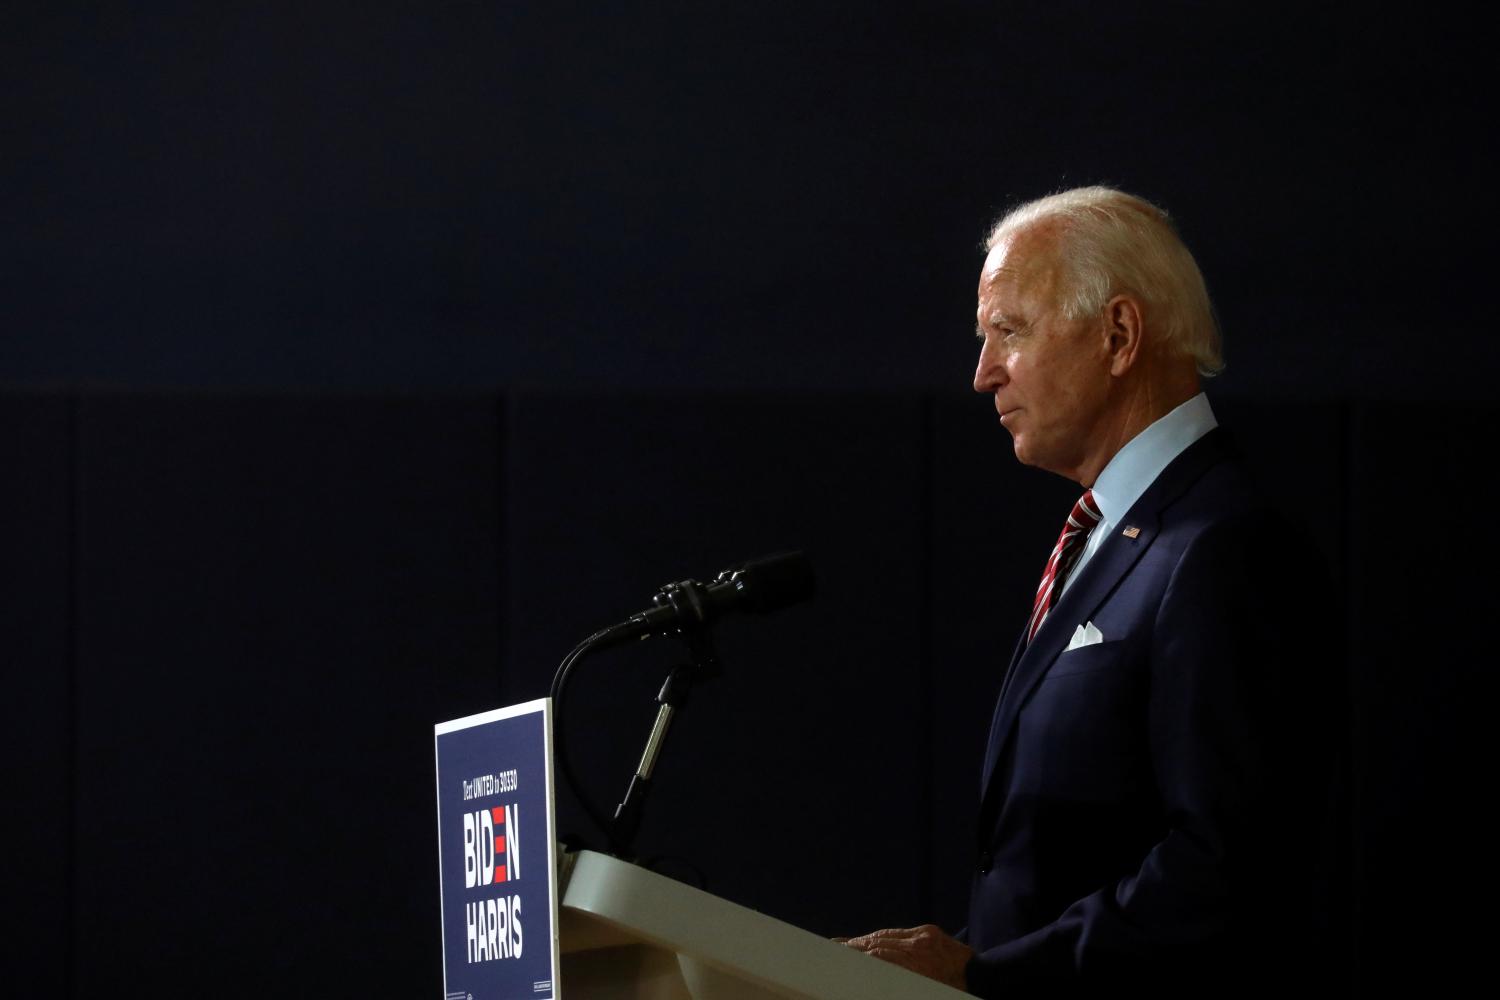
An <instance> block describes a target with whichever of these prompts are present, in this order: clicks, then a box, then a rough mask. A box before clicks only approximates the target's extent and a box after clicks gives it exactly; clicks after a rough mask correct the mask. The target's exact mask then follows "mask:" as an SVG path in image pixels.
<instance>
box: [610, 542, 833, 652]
mask: <svg viewBox="0 0 1500 1000" xmlns="http://www.w3.org/2000/svg"><path fill="white" fill-rule="evenodd" d="M816 589H817V585H816V581H815V579H814V577H813V570H812V563H810V562H809V561H808V559H807V556H805V555H803V554H802V553H801V552H778V553H776V554H775V555H769V556H762V557H761V558H759V559H751V560H749V561H748V562H744V563H741V564H740V565H738V566H731V567H729V568H728V569H726V570H724V571H723V572H722V573H720V574H719V575H718V576H717V577H716V578H715V579H714V581H713V582H712V583H707V584H704V583H699V582H698V581H696V580H681V581H679V582H677V583H669V584H667V585H666V586H665V587H662V588H661V590H660V592H658V593H657V594H656V596H655V597H653V598H652V599H651V607H649V608H647V609H646V610H644V611H641V612H638V613H637V614H633V615H631V616H630V617H629V618H627V619H626V620H625V621H623V622H621V623H620V624H619V625H616V626H615V627H614V628H613V629H611V630H610V632H611V633H612V635H611V636H610V639H611V640H614V641H619V640H623V639H631V638H635V637H636V636H641V637H645V636H648V635H664V634H668V633H671V632H680V631H683V630H684V629H694V628H698V627H700V626H703V625H707V624H708V623H709V622H711V621H713V620H714V619H715V618H719V617H722V616H723V615H726V614H730V613H732V612H740V611H744V612H752V613H755V614H766V613H768V612H771V611H780V610H781V609H782V608H785V607H790V606H791V605H793V604H800V603H801V602H803V601H806V600H809V599H810V598H811V597H812V596H813V593H814V591H815V590H816ZM611 644H613V643H611Z"/></svg>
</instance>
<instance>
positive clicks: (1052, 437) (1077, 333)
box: [974, 229, 1110, 485]
mask: <svg viewBox="0 0 1500 1000" xmlns="http://www.w3.org/2000/svg"><path fill="white" fill-rule="evenodd" d="M1054 240H1055V236H1054V234H1053V233H1052V232H1050V231H1048V230H1045V229H1032V230H1029V231H1023V232H1021V233H1019V234H1015V235H1012V236H1009V237H1007V238H1006V239H1005V240H1003V241H1001V242H1000V243H997V244H996V245H995V248H994V249H993V250H991V251H990V254H989V256H988V257H987V258H986V259H985V262H984V269H983V270H982V271H981V272H980V275H979V308H978V312H977V320H978V329H977V335H978V336H979V337H980V339H981V341H982V346H981V348H980V351H979V366H978V367H977V368H976V369H975V371H974V389H975V391H976V392H985V393H990V394H992V395H993V396H994V397H995V411H996V412H997V413H999V414H1000V423H1001V425H1003V426H1004V427H1005V429H1006V430H1008V431H1010V435H1011V438H1012V440H1013V444H1014V447H1015V452H1016V458H1017V459H1019V460H1020V461H1021V462H1022V463H1023V464H1026V465H1034V466H1037V467H1039V468H1043V469H1046V470H1048V471H1049V472H1056V473H1058V474H1060V475H1064V476H1067V477H1068V478H1069V479H1074V480H1076V481H1079V482H1082V481H1084V479H1085V478H1087V479H1088V484H1089V485H1092V476H1093V474H1096V473H1097V469H1093V470H1092V472H1090V471H1087V470H1090V469H1091V467H1092V464H1093V458H1094V457H1095V452H1097V451H1098V449H1099V448H1100V446H1101V444H1102V443H1103V440H1104V437H1105V435H1104V433H1103V432H1104V431H1105V430H1106V427H1105V422H1106V412H1105V410H1106V404H1107V402H1108V398H1109V391H1110V358H1109V351H1108V346H1107V345H1108V340H1107V337H1106V336H1105V333H1104V329H1103V323H1102V317H1085V318H1083V319H1079V320H1068V319H1067V318H1065V317H1064V316H1063V314H1062V311H1061V309H1060V308H1059V306H1058V290H1059V280H1060V276H1059V274H1058V268H1057V267H1056V266H1054V263H1053V260H1052V258H1053V256H1054V255H1053V249H1052V247H1053V242H1054Z"/></svg>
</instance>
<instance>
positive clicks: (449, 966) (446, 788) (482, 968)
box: [433, 698, 558, 1000]
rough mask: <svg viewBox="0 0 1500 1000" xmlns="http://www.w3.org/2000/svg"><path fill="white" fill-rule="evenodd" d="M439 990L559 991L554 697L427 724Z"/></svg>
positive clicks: (478, 995) (508, 998) (505, 998)
mask: <svg viewBox="0 0 1500 1000" xmlns="http://www.w3.org/2000/svg"><path fill="white" fill-rule="evenodd" d="M433 739H434V741H435V743H436V745H437V807H438V869H439V873H440V876H441V885H442V909H443V991H444V994H445V996H446V997H447V998H448V1000H460V998H461V1000H491V998H495V1000H519V998H527V1000H549V998H556V997H557V996H558V988H557V987H558V984H557V965H558V937H557V854H556V851H555V849H554V846H553V845H554V844H555V843H556V840H555V834H554V833H553V822H554V820H553V798H552V701H551V699H548V698H543V699H541V700H539V701H531V702H527V703H526V704H524V705H512V706H511V707H509V708H500V709H496V710H495V711H493V712H485V713H483V714H482V715H472V716H469V717H468V718H466V719H455V720H454V721H452V722H443V723H439V724H438V725H436V726H434V727H433Z"/></svg>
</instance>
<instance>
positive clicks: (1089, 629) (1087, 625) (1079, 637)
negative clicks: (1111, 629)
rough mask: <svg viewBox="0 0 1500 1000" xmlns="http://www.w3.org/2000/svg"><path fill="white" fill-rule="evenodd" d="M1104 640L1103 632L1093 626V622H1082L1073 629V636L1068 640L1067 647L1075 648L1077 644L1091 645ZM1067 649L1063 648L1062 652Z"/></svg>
mask: <svg viewBox="0 0 1500 1000" xmlns="http://www.w3.org/2000/svg"><path fill="white" fill-rule="evenodd" d="M1103 641H1104V633H1103V632H1100V631H1099V630H1098V629H1097V628H1095V627H1094V623H1093V622H1084V623H1083V624H1082V625H1080V626H1078V627H1077V628H1075V629H1074V630H1073V638H1072V640H1071V641H1069V642H1068V649H1077V648H1078V647H1079V646H1093V645H1095V644H1097V643H1101V642H1103ZM1068 649H1065V650H1063V652H1064V653H1066V652H1067V651H1068Z"/></svg>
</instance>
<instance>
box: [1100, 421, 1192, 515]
mask: <svg viewBox="0 0 1500 1000" xmlns="http://www.w3.org/2000/svg"><path fill="white" fill-rule="evenodd" d="M1217 426H1219V422H1218V421H1217V420H1215V419H1214V411H1213V409H1212V408H1211V407H1210V406H1209V405H1208V397H1207V396H1205V395H1204V394H1203V393H1201V392H1200V393H1198V395H1196V396H1194V397H1193V398H1192V399H1190V400H1188V401H1187V402H1186V403H1183V404H1182V405H1180V406H1178V407H1177V408H1176V409H1174V410H1173V411H1172V412H1171V413H1168V414H1167V415H1166V416H1164V417H1161V418H1160V419H1159V420H1157V421H1156V422H1155V423H1153V424H1152V425H1151V426H1150V427H1147V428H1146V429H1145V430H1143V431H1141V432H1140V433H1139V434H1137V435H1136V436H1135V437H1133V438H1131V439H1130V440H1129V441H1127V442H1126V443H1125V447H1123V448H1121V449H1120V450H1119V451H1118V452H1116V453H1115V457H1114V458H1112V459H1110V460H1109V464H1108V465H1106V466H1105V467H1104V471H1103V472H1101V473H1099V478H1098V479H1096V480H1094V486H1093V490H1094V502H1095V503H1096V504H1097V505H1098V507H1099V513H1100V514H1102V515H1104V520H1105V521H1108V522H1109V523H1110V524H1118V523H1119V522H1120V519H1121V518H1123V517H1124V516H1125V514H1126V512H1127V511H1129V510H1130V508H1131V507H1133V506H1135V502H1136V501H1137V500H1139V499H1140V498H1141V494H1142V493H1145V492H1146V490H1147V489H1148V488H1149V487H1150V486H1151V484H1152V483H1154V482H1156V477H1157V476H1159V475H1161V470H1163V469H1165V468H1166V467H1167V466H1168V465H1170V464H1171V463H1172V459H1174V458H1176V457H1177V456H1178V455H1181V454H1182V453H1183V452H1184V451H1186V450H1187V448H1188V446H1189V445H1191V444H1192V443H1193V442H1195V441H1197V440H1198V439H1199V438H1201V437H1202V436H1203V435H1205V434H1207V433H1208V432H1209V431H1211V430H1213V429H1214V428H1215V427H1217Z"/></svg>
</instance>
